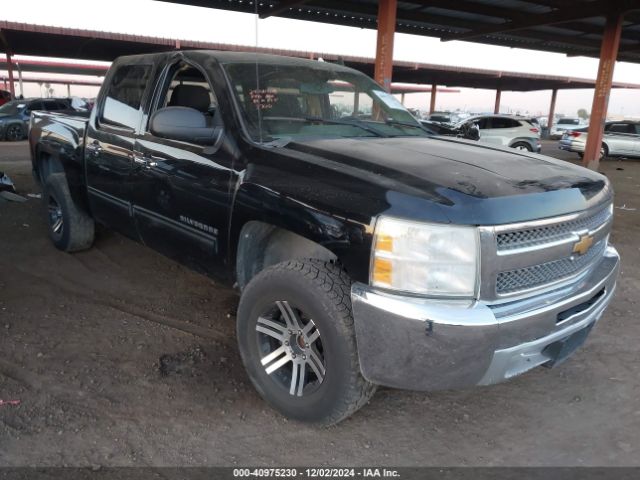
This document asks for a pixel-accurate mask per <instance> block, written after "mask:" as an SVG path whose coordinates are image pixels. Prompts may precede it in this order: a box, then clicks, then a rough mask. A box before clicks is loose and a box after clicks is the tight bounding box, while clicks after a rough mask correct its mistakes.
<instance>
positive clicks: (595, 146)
mask: <svg viewBox="0 0 640 480" xmlns="http://www.w3.org/2000/svg"><path fill="white" fill-rule="evenodd" d="M622 19H623V15H622V14H616V15H612V16H610V17H608V18H607V23H606V24H605V27H604V33H603V35H602V46H601V47H600V63H599V65H598V77H597V79H596V88H595V91H594V93H593V104H592V106H591V116H590V119H589V132H588V135H587V145H586V146H585V148H584V157H583V158H582V164H583V165H584V166H585V167H587V168H590V169H591V170H598V167H599V166H600V148H601V147H602V134H603V131H604V123H605V121H606V120H607V108H608V106H609V94H610V93H611V84H612V82H613V68H614V67H615V64H616V58H618V47H619V46H620V35H621V33H622Z"/></svg>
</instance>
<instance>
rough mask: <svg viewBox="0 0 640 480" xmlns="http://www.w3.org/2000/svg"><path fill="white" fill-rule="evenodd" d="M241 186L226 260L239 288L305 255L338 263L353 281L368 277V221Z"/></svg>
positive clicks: (230, 230)
mask: <svg viewBox="0 0 640 480" xmlns="http://www.w3.org/2000/svg"><path fill="white" fill-rule="evenodd" d="M239 190H240V191H239V192H237V193H236V195H235V200H234V202H233V207H232V208H233V211H232V215H231V223H230V228H229V236H228V245H229V246H230V248H229V249H228V262H229V263H228V264H229V266H230V267H232V269H233V272H234V274H235V275H234V276H235V278H234V279H235V281H236V282H237V284H238V286H239V287H240V288H241V289H242V288H243V287H244V286H245V285H246V284H247V283H248V282H249V280H251V278H252V277H253V276H254V275H255V274H257V273H258V272H260V271H262V270H263V269H264V268H266V267H268V266H270V265H273V264H275V263H279V262H282V261H285V260H293V259H301V258H315V259H319V260H325V261H335V262H339V263H340V264H341V266H342V267H343V268H344V269H345V270H346V271H347V273H348V274H349V275H350V276H351V278H353V280H355V281H365V282H366V281H367V280H368V276H369V260H370V252H371V249H370V247H371V234H370V232H368V230H367V228H368V227H367V226H366V225H363V224H362V223H358V222H356V221H351V220H349V219H346V218H340V217H338V216H334V215H331V214H329V213H327V212H322V211H320V210H319V209H315V208H313V207H312V206H310V205H308V204H305V203H303V202H299V201H295V200H292V199H290V198H288V197H286V196H285V195H280V194H278V193H275V192H273V191H271V190H269V189H267V188H266V187H263V186H258V185H256V184H244V185H241V186H240V189H239Z"/></svg>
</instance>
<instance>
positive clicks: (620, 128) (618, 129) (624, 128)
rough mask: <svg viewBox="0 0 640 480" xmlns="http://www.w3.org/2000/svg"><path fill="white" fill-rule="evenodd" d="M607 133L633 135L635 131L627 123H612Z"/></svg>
mask: <svg viewBox="0 0 640 480" xmlns="http://www.w3.org/2000/svg"><path fill="white" fill-rule="evenodd" d="M609 132H611V133H635V129H634V128H633V125H631V124H628V123H614V124H613V125H611V127H610V128H609Z"/></svg>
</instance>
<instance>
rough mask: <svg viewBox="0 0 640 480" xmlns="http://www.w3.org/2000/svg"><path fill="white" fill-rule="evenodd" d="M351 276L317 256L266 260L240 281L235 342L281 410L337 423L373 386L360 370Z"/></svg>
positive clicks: (255, 380)
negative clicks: (268, 264)
mask: <svg viewBox="0 0 640 480" xmlns="http://www.w3.org/2000/svg"><path fill="white" fill-rule="evenodd" d="M350 290H351V280H350V279H349V277H348V276H347V274H346V273H345V272H344V271H343V270H341V269H340V268H339V267H337V266H336V265H334V264H332V263H329V262H323V261H319V260H304V261H302V260H300V261H289V262H284V263H280V264H277V265H274V266H272V267H269V268H267V269H265V270H263V271H262V272H260V273H259V274H258V275H256V277H254V278H253V279H252V280H251V282H249V284H248V285H247V287H246V288H245V290H244V292H243V295H242V298H241V300H240V306H239V308H238V326H237V329H238V343H239V347H240V353H241V355H242V359H243V362H244V364H245V367H246V368H247V372H248V374H249V377H250V379H251V381H252V382H253V384H254V386H255V387H256V389H257V391H258V393H260V395H261V396H262V397H263V398H264V399H265V400H266V401H267V402H269V403H270V404H271V405H272V406H273V407H275V408H276V409H277V410H279V411H280V412H281V413H283V414H284V415H286V416H287V417H290V418H293V419H296V420H301V421H305V422H313V423H318V424H323V425H331V424H335V423H338V422H339V421H341V420H343V419H344V418H346V417H348V416H349V415H351V414H353V413H354V412H355V411H357V410H358V409H359V408H360V407H362V406H363V405H364V404H365V403H366V402H367V401H368V400H369V399H370V398H371V396H372V395H373V393H374V392H375V385H373V384H371V383H369V382H368V381H367V380H365V379H364V378H363V377H362V374H361V373H360V364H359V360H358V352H357V347H356V339H355V332H354V326H353V316H352V313H351V300H350Z"/></svg>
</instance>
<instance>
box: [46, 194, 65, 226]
mask: <svg viewBox="0 0 640 480" xmlns="http://www.w3.org/2000/svg"><path fill="white" fill-rule="evenodd" d="M48 209H49V225H50V226H51V230H52V231H53V233H55V234H56V235H58V234H60V232H62V228H63V227H64V219H63V216H62V208H61V207H60V205H59V204H58V202H57V201H56V199H55V198H53V197H49V207H48Z"/></svg>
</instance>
